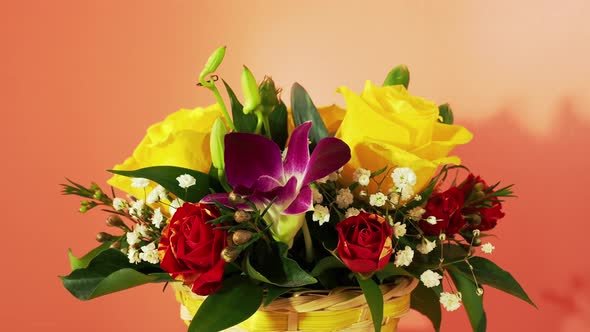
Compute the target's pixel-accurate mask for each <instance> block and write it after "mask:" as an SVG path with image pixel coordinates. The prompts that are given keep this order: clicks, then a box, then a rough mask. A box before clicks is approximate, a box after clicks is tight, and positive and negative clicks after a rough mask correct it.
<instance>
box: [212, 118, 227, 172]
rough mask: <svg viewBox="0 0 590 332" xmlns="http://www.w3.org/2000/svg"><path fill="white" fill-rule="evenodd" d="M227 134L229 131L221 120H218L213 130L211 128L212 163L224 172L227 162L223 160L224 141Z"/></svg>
mask: <svg viewBox="0 0 590 332" xmlns="http://www.w3.org/2000/svg"><path fill="white" fill-rule="evenodd" d="M226 133H227V129H226V128H225V124H224V123H223V121H222V120H221V119H220V118H217V120H215V123H213V128H211V136H210V140H209V147H210V149H211V161H212V163H213V166H214V167H215V168H217V169H218V170H222V171H223V170H224V169H225V161H224V158H223V153H224V150H225V145H224V141H223V139H224V137H225V134H226Z"/></svg>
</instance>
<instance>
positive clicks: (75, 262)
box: [68, 241, 113, 271]
mask: <svg viewBox="0 0 590 332" xmlns="http://www.w3.org/2000/svg"><path fill="white" fill-rule="evenodd" d="M112 243H113V241H107V242H104V243H102V244H101V245H99V246H98V247H96V248H94V249H92V250H91V251H89V252H88V253H87V254H86V255H84V256H82V257H80V258H77V257H76V256H74V253H72V249H68V257H69V258H70V266H71V267H72V271H73V270H77V269H83V268H85V267H87V266H88V264H89V263H90V261H91V260H93V259H94V257H96V256H98V254H100V253H101V252H103V251H105V250H107V249H109V247H110V245H111V244H112Z"/></svg>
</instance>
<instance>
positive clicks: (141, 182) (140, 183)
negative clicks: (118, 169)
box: [131, 178, 150, 188]
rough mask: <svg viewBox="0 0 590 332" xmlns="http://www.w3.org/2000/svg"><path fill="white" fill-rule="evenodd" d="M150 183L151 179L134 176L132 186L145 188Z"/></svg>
mask: <svg viewBox="0 0 590 332" xmlns="http://www.w3.org/2000/svg"><path fill="white" fill-rule="evenodd" d="M149 184H150V180H148V179H144V178H132V179H131V186H132V187H133V188H145V187H147V186H148V185H149Z"/></svg>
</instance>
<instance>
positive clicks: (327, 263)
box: [311, 256, 346, 277]
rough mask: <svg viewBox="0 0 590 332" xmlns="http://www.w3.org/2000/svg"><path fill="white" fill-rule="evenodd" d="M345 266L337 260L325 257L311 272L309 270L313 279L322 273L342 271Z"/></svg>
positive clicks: (332, 257)
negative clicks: (334, 270)
mask: <svg viewBox="0 0 590 332" xmlns="http://www.w3.org/2000/svg"><path fill="white" fill-rule="evenodd" d="M344 268H346V265H344V263H342V261H340V260H339V259H338V258H336V257H334V256H327V257H324V258H322V259H320V261H319V262H318V263H317V264H316V265H315V266H314V268H313V270H311V275H312V276H314V277H317V276H319V275H320V274H322V273H323V272H325V271H327V270H332V269H344Z"/></svg>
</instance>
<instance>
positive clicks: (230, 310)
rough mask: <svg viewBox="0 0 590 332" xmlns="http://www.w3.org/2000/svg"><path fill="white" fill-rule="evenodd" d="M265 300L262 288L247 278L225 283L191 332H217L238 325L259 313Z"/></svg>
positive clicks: (204, 306) (207, 302)
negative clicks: (263, 299)
mask: <svg viewBox="0 0 590 332" xmlns="http://www.w3.org/2000/svg"><path fill="white" fill-rule="evenodd" d="M262 298H263V291H262V288H261V287H260V286H258V285H256V284H255V283H253V282H252V281H251V280H250V278H248V277H247V276H243V275H236V276H234V277H231V278H229V279H227V280H225V281H224V282H223V286H222V287H221V289H220V290H219V291H217V292H215V293H213V294H211V295H209V296H207V299H206V300H205V301H204V302H203V304H202V305H201V306H200V307H199V310H198V311H197V313H196V314H195V316H194V317H193V320H192V322H191V324H190V326H189V328H188V332H217V331H222V330H225V329H227V328H229V327H232V326H234V325H237V324H239V323H241V322H243V321H245V320H246V319H248V318H249V317H250V316H252V315H253V314H254V313H255V312H256V311H257V310H258V308H259V307H260V305H261V303H262Z"/></svg>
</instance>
